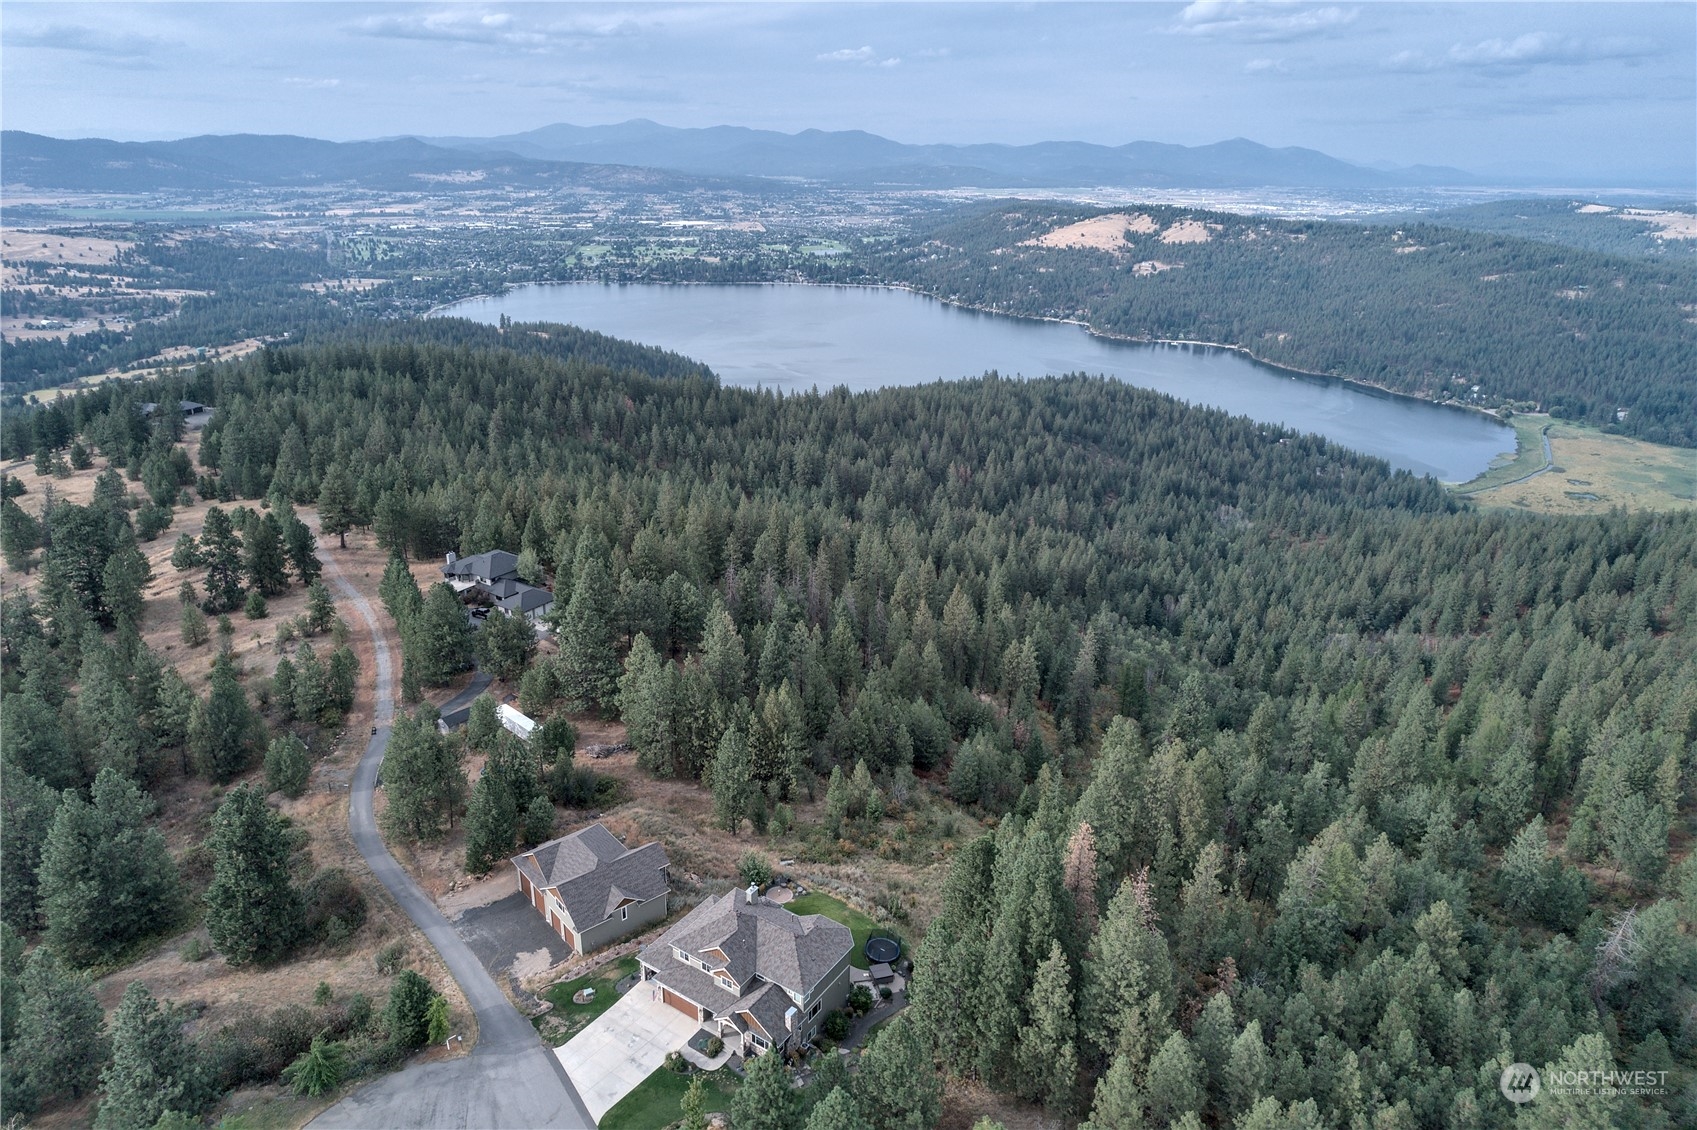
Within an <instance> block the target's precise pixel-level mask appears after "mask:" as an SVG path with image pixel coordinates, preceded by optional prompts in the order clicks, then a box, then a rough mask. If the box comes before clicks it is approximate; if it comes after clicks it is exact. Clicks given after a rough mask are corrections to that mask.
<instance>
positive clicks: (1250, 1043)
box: [1225, 1020, 1272, 1118]
mask: <svg viewBox="0 0 1697 1130" xmlns="http://www.w3.org/2000/svg"><path fill="white" fill-rule="evenodd" d="M1225 1074H1226V1078H1225V1082H1226V1088H1225V1091H1226V1093H1225V1100H1226V1109H1227V1110H1229V1111H1231V1112H1232V1115H1233V1117H1234V1118H1239V1117H1243V1116H1244V1115H1246V1114H1248V1113H1249V1111H1250V1109H1251V1108H1252V1107H1254V1105H1255V1104H1256V1103H1257V1102H1258V1101H1259V1100H1260V1099H1261V1096H1262V1095H1263V1094H1265V1093H1266V1091H1267V1088H1268V1084H1269V1083H1270V1082H1271V1077H1272V1068H1271V1065H1270V1064H1269V1063H1268V1061H1267V1045H1266V1044H1265V1043H1264V1042H1263V1041H1262V1039H1261V1022H1260V1021H1259V1020H1251V1021H1250V1022H1249V1023H1248V1024H1246V1025H1244V1028H1243V1031H1242V1032H1240V1033H1238V1036H1237V1038H1236V1039H1235V1040H1233V1041H1232V1045H1231V1057H1230V1058H1229V1059H1228V1060H1227V1061H1226V1073H1225Z"/></svg>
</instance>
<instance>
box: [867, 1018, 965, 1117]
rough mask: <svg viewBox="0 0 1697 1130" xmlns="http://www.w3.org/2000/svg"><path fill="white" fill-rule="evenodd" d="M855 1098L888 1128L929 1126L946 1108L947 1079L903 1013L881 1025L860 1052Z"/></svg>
mask: <svg viewBox="0 0 1697 1130" xmlns="http://www.w3.org/2000/svg"><path fill="white" fill-rule="evenodd" d="M854 1098H855V1102H856V1104H857V1105H858V1106H859V1107H860V1110H861V1112H862V1113H863V1114H864V1115H865V1116H866V1120H867V1121H868V1122H870V1123H872V1124H873V1125H874V1126H880V1127H885V1128H887V1130H929V1128H930V1127H933V1126H935V1125H936V1124H937V1119H939V1118H940V1117H942V1114H943V1080H942V1079H941V1077H939V1076H938V1075H937V1073H936V1071H934V1070H933V1069H932V1066H931V1053H930V1051H929V1050H928V1049H927V1048H926V1047H925V1045H924V1043H923V1041H921V1040H920V1038H919V1035H918V1033H917V1032H916V1031H915V1030H914V1027H913V1025H912V1024H911V1023H910V1022H909V1021H908V1020H907V1019H906V1018H905V1017H900V1016H898V1017H896V1018H895V1019H894V1020H891V1021H890V1022H889V1023H887V1024H885V1025H884V1026H883V1027H881V1028H880V1029H879V1030H878V1034H877V1036H876V1037H875V1038H874V1039H873V1041H872V1042H871V1044H870V1045H868V1047H867V1049H866V1051H865V1052H864V1053H862V1055H861V1057H860V1074H859V1075H858V1076H857V1077H856V1078H855V1081H854Z"/></svg>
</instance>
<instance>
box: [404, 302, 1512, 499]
mask: <svg viewBox="0 0 1697 1130" xmlns="http://www.w3.org/2000/svg"><path fill="white" fill-rule="evenodd" d="M436 314H437V315H438V316H450V317H461V318H470V319H472V320H473V321H478V322H485V323H489V324H494V323H496V322H497V321H499V320H500V317H501V315H502V314H505V315H507V316H508V317H510V318H512V319H513V320H514V321H515V322H564V323H568V324H571V325H575V326H581V327H582V328H584V329H589V330H597V331H599V332H601V333H605V334H609V335H611V336H613V337H618V338H625V339H627V340H630V341H638V342H642V343H644V344H646V345H657V346H660V347H662V348H665V349H670V350H673V351H675V352H678V353H682V354H684V355H685V356H687V357H691V358H694V359H695V360H697V361H701V362H703V363H705V364H706V365H708V366H710V367H711V368H712V369H713V371H714V372H715V373H717V374H718V376H719V379H720V380H721V381H723V382H724V383H726V384H730V385H741V386H744V387H748V388H754V387H760V388H768V389H783V390H785V391H786V392H789V391H797V392H805V391H807V390H809V389H812V388H819V389H822V390H823V389H830V388H834V387H836V386H838V385H842V386H846V387H848V388H849V389H851V390H854V391H861V390H867V389H875V388H883V387H887V386H891V385H913V384H924V383H926V382H929V381H935V380H955V379H958V378H961V377H976V376H980V375H982V374H983V373H985V372H987V371H988V370H991V369H994V370H996V371H997V372H999V373H1001V374H1003V375H1004V376H1011V375H1019V376H1025V377H1040V376H1046V375H1049V374H1057V373H1077V372H1082V373H1091V374H1106V375H1108V376H1112V377H1116V378H1118V379H1119V380H1122V381H1125V382H1126V383H1128V384H1133V385H1137V386H1139V387H1140V388H1150V389H1155V390H1157V391H1159V392H1165V393H1169V394H1171V395H1173V396H1176V397H1179V398H1180V399H1182V400H1186V401H1189V402H1190V403H1192V404H1205V405H1208V406H1210V407H1214V408H1224V409H1225V410H1226V411H1228V412H1233V413H1236V414H1239V415H1244V416H1248V417H1250V418H1251V419H1255V420H1260V421H1263V422H1265V423H1271V424H1283V425H1285V426H1287V427H1290V428H1294V429H1296V430H1298V431H1304V432H1316V433H1318V434H1320V435H1323V436H1325V437H1326V438H1327V439H1330V440H1333V441H1335V442H1337V443H1339V444H1342V445H1343V446H1345V447H1349V448H1353V449H1355V450H1356V451H1364V452H1366V453H1368V454H1370V455H1377V456H1379V457H1380V458H1382V459H1385V460H1386V461H1388V462H1389V463H1390V464H1391V465H1392V466H1393V467H1399V468H1404V469H1406V470H1409V471H1413V472H1415V473H1416V474H1421V475H1433V476H1436V477H1437V478H1439V479H1442V480H1444V481H1445V482H1464V481H1466V480H1467V479H1471V478H1473V477H1474V476H1475V475H1477V474H1479V473H1480V472H1481V471H1483V470H1485V468H1486V467H1487V466H1489V465H1490V463H1491V461H1492V460H1493V459H1494V458H1496V456H1498V455H1499V454H1501V453H1503V452H1509V451H1513V450H1514V430H1513V429H1512V428H1510V427H1508V426H1507V425H1505V424H1502V423H1499V422H1498V421H1496V420H1493V419H1491V418H1489V417H1487V416H1485V415H1483V414H1481V413H1477V412H1468V411H1466V410H1464V409H1460V408H1446V407H1443V406H1440V405H1436V404H1428V403H1426V402H1424V401H1419V400H1413V399H1410V398H1408V397H1402V396H1394V395H1392V394H1390V393H1386V392H1380V391H1379V390H1377V389H1370V388H1365V387H1363V386H1360V385H1352V384H1349V383H1348V382H1346V381H1340V380H1335V379H1332V378H1329V377H1312V376H1306V375H1303V374H1298V373H1292V372H1290V371H1288V370H1285V369H1278V368H1274V367H1273V366H1270V365H1263V364H1261V363H1260V362H1257V361H1251V360H1250V359H1248V358H1247V357H1244V356H1243V355H1242V354H1240V353H1237V352H1234V351H1232V350H1228V349H1216V348H1210V347H1208V346H1196V345H1144V344H1133V343H1130V342H1117V341H1111V340H1108V339H1105V338H1099V337H1095V336H1092V335H1091V334H1090V333H1088V332H1087V331H1085V330H1084V329H1083V328H1082V327H1080V326H1075V325H1068V324H1065V323H1061V322H1039V321H1030V320H1025V319H1019V318H1007V317H1002V316H1000V315H996V314H982V313H979V312H977V311H974V310H962V309H959V308H957V307H954V306H949V305H947V304H945V303H942V302H938V301H936V300H935V299H932V298H927V297H925V296H923V295H918V294H913V293H910V292H908V291H904V290H894V289H886V288H873V287H844V286H805V285H788V284H772V285H755V286H668V285H665V284H661V283H626V284H604V283H538V284H532V285H528V286H522V287H518V288H516V289H514V290H512V291H510V292H508V293H507V294H503V295H500V296H498V297H485V298H471V299H467V300H465V301H463V302H458V303H455V304H453V305H451V306H448V307H444V308H443V309H440V310H438V311H436Z"/></svg>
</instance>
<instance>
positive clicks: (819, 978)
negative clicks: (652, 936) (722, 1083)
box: [638, 887, 854, 1056]
mask: <svg viewBox="0 0 1697 1130" xmlns="http://www.w3.org/2000/svg"><path fill="white" fill-rule="evenodd" d="M853 951H854V935H853V934H852V933H851V932H850V931H849V928H848V927H847V926H844V925H843V924H841V923H840V922H834V921H832V920H831V919H829V918H826V917H825V916H824V915H822V914H795V913H793V912H791V911H789V910H786V909H784V908H783V907H782V906H779V905H778V904H777V903H775V902H772V901H771V900H769V899H765V898H762V897H760V895H759V894H758V893H757V891H756V888H754V887H750V888H749V889H747V890H736V891H731V892H730V893H729V894H726V895H723V896H721V897H719V898H710V899H708V900H707V901H705V902H703V903H702V904H701V905H699V906H697V907H696V908H695V909H694V910H692V911H690V912H689V913H688V914H687V915H685V916H684V917H683V919H682V920H681V921H680V922H678V924H677V925H675V926H673V927H672V928H671V929H670V930H667V931H666V932H665V933H664V934H662V935H661V936H660V938H659V939H658V940H656V941H655V942H653V943H651V944H650V945H649V946H648V947H647V948H645V949H644V950H643V951H642V952H641V954H639V955H638V959H639V960H640V961H641V963H642V976H643V979H644V980H645V981H647V982H649V984H650V987H651V988H650V991H656V992H657V993H658V995H659V999H661V1000H662V1001H664V1002H665V1003H666V1004H668V1005H670V1006H671V1007H673V1008H675V1009H677V1010H678V1011H679V1012H682V1013H684V1014H685V1015H687V1016H693V1017H695V1018H696V1020H698V1021H699V1022H701V1023H702V1024H703V1025H704V1026H705V1027H707V1028H709V1029H711V1030H714V1031H717V1032H718V1033H719V1035H720V1037H721V1038H723V1039H724V1041H725V1043H726V1044H727V1045H729V1046H731V1047H733V1048H735V1049H737V1050H738V1051H739V1052H740V1053H741V1054H742V1055H745V1056H747V1055H757V1054H759V1053H761V1052H764V1051H768V1050H770V1049H773V1048H776V1049H778V1050H779V1051H780V1052H781V1051H787V1050H789V1049H792V1048H796V1047H799V1046H801V1045H802V1044H805V1043H807V1042H808V1041H810V1040H812V1039H813V1038H814V1037H815V1036H817V1035H818V1033H819V1026H820V1024H821V1023H823V1022H824V1019H825V1017H826V1015H828V1014H829V1013H830V1012H831V1011H832V1010H834V1009H837V1008H841V1007H842V1005H843V1003H844V1002H845V1001H846V1000H847V999H848V994H849V956H850V954H852V953H853Z"/></svg>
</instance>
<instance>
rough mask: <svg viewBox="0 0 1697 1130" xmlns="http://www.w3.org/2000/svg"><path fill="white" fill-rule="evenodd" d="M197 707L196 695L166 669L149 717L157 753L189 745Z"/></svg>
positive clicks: (186, 684)
mask: <svg viewBox="0 0 1697 1130" xmlns="http://www.w3.org/2000/svg"><path fill="white" fill-rule="evenodd" d="M197 611H198V610H197ZM198 705H199V702H198V700H197V699H196V698H195V697H194V691H193V690H191V689H190V688H189V685H188V683H186V682H184V681H183V677H182V676H181V675H179V674H177V670H176V668H174V667H167V668H165V670H164V671H163V672H162V673H161V674H160V676H159V689H158V690H157V691H156V692H154V696H153V709H152V710H151V711H150V712H149V713H148V717H147V728H148V732H149V733H150V734H152V736H153V744H154V747H155V748H156V749H157V750H160V751H164V750H173V749H181V748H182V747H184V746H186V745H187V744H188V740H189V731H190V729H191V728H192V727H193V725H194V713H195V708H196V707H197V706H198Z"/></svg>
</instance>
